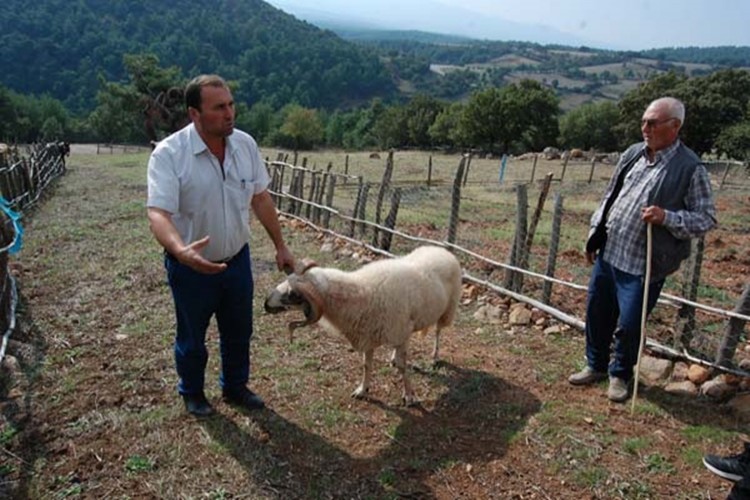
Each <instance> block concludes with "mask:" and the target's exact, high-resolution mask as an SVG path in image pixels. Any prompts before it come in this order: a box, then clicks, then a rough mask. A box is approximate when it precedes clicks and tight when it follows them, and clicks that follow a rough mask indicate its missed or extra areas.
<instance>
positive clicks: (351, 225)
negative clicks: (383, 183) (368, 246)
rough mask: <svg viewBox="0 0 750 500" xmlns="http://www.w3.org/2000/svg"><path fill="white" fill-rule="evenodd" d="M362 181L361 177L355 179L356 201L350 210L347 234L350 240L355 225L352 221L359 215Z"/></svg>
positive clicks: (352, 236)
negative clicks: (350, 217) (350, 215)
mask: <svg viewBox="0 0 750 500" xmlns="http://www.w3.org/2000/svg"><path fill="white" fill-rule="evenodd" d="M363 186H364V184H363V179H362V176H361V175H360V176H358V177H357V199H356V200H354V208H353V209H352V220H351V222H350V223H349V234H348V236H349V237H350V238H354V225H355V224H356V223H355V222H354V219H356V218H357V216H358V215H359V205H360V204H361V203H362V191H363V189H362V188H363Z"/></svg>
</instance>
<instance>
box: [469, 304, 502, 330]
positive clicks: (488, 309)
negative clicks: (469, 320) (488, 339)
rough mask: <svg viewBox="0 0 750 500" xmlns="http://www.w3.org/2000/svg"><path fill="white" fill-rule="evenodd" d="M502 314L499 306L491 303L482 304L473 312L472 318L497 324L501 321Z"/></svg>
mask: <svg viewBox="0 0 750 500" xmlns="http://www.w3.org/2000/svg"><path fill="white" fill-rule="evenodd" d="M502 315H503V311H502V309H500V308H499V307H497V306H493V305H484V306H482V307H480V308H479V309H477V310H476V312H475V313H474V319H476V320H478V321H485V322H488V323H492V324H493V325H497V324H500V323H501V322H502V321H501V319H502Z"/></svg>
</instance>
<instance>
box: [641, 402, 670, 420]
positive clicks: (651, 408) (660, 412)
mask: <svg viewBox="0 0 750 500" xmlns="http://www.w3.org/2000/svg"><path fill="white" fill-rule="evenodd" d="M635 412H636V413H638V414H639V415H651V416H653V417H666V416H667V415H669V413H668V412H667V410H665V409H664V408H662V407H661V406H659V405H657V404H655V403H652V402H651V401H647V400H644V399H638V401H637V402H636V404H635Z"/></svg>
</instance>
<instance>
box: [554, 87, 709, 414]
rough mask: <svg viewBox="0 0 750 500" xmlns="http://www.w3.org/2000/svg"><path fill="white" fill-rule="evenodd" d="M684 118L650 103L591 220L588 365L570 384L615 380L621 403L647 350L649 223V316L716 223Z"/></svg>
mask: <svg viewBox="0 0 750 500" xmlns="http://www.w3.org/2000/svg"><path fill="white" fill-rule="evenodd" d="M684 120H685V106H684V105H683V104H682V103H681V102H680V101H678V100H677V99H674V98H672V97H663V98H661V99H657V100H655V101H653V102H652V103H651V104H649V106H648V107H647V108H646V111H645V112H644V113H643V118H642V119H641V132H642V133H643V140H644V142H641V143H638V144H634V145H632V146H630V147H629V148H628V149H627V150H626V151H625V152H624V153H623V155H622V157H621V158H620V162H619V163H618V165H617V169H616V170H615V173H614V175H613V176H612V179H611V180H610V183H609V185H608V186H607V190H606V191H605V193H604V198H603V199H602V202H601V204H600V206H599V208H598V209H597V210H596V211H595V212H594V214H593V216H592V217H591V230H590V232H589V237H588V240H587V242H586V260H587V261H588V262H589V264H593V265H594V269H593V271H592V273H591V280H590V282H589V289H588V301H587V305H586V361H587V366H586V367H585V368H584V369H583V370H582V371H580V372H578V373H576V374H573V375H571V376H570V377H569V379H568V381H569V382H570V383H571V384H573V385H589V384H593V383H596V382H598V381H600V380H604V379H605V378H607V376H609V389H608V391H607V396H608V397H609V399H610V400H612V401H615V402H623V401H625V400H626V399H627V398H628V395H629V388H630V382H631V379H632V378H633V367H634V365H635V364H636V362H637V359H638V350H639V348H640V336H641V310H642V307H643V288H644V286H643V280H644V276H645V274H646V226H647V224H649V223H650V224H652V229H653V252H652V257H651V280H650V283H649V294H648V299H649V301H648V312H649V313H650V312H651V310H652V309H653V307H654V305H655V304H656V301H657V299H658V297H659V293H660V292H661V288H662V286H663V285H664V279H665V278H666V277H667V276H668V275H669V274H671V273H673V272H674V271H676V270H677V269H679V267H680V262H682V260H684V259H685V258H686V257H688V256H689V255H690V239H691V238H697V237H700V236H702V235H703V234H705V233H706V232H707V231H709V230H710V229H712V228H713V227H714V226H716V211H715V209H714V202H713V195H712V193H711V184H710V182H709V178H708V172H707V171H706V168H705V167H704V166H703V164H702V163H701V160H700V158H699V157H698V156H697V155H696V154H695V153H694V152H693V151H691V150H690V149H689V148H687V147H686V146H685V145H684V144H683V143H682V142H681V141H680V140H679V138H678V136H679V132H680V128H681V127H682V124H683V123H684ZM613 342H614V354H613V356H612V359H611V360H610V350H611V349H610V348H611V346H612V343H613Z"/></svg>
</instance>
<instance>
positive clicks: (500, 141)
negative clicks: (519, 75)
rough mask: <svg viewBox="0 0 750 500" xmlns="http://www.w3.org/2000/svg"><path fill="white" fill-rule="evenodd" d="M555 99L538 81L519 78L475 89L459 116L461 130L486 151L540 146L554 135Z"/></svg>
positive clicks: (552, 138)
mask: <svg viewBox="0 0 750 500" xmlns="http://www.w3.org/2000/svg"><path fill="white" fill-rule="evenodd" d="M558 113H559V106H558V99H557V96H555V94H554V92H553V91H552V90H550V89H548V88H545V87H543V86H542V85H541V84H540V83H539V82H535V81H532V80H523V81H521V82H520V83H518V84H511V85H508V86H507V87H503V88H502V89H497V88H495V87H492V88H489V89H486V90H482V91H479V92H475V93H474V94H472V96H471V97H470V98H469V102H468V103H467V105H466V108H465V111H464V113H463V115H462V118H461V133H462V134H465V137H466V140H467V141H468V142H469V143H470V144H473V145H476V146H479V147H482V148H484V149H485V150H487V151H495V150H499V151H500V152H503V153H505V152H509V151H510V150H511V147H512V146H513V147H514V148H517V149H529V148H531V149H541V148H542V147H544V146H547V145H550V144H554V143H555V142H556V139H557V135H558V125H557V115H558Z"/></svg>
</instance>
